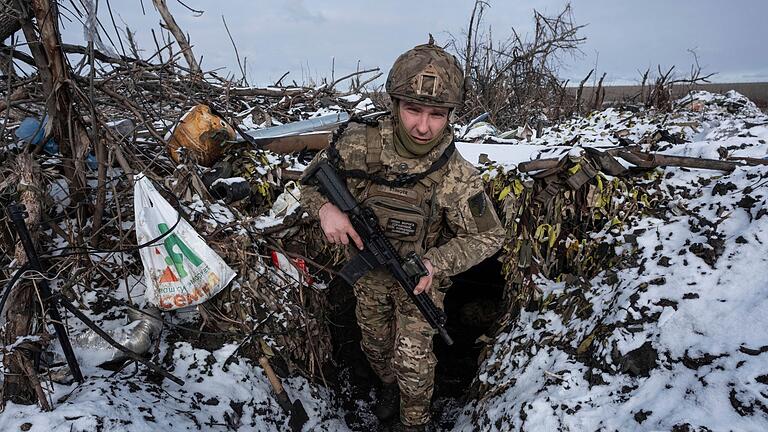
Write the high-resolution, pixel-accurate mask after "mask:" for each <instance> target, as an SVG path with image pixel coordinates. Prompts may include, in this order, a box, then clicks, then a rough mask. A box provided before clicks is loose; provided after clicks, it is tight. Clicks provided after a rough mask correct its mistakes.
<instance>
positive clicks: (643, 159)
mask: <svg viewBox="0 0 768 432" xmlns="http://www.w3.org/2000/svg"><path fill="white" fill-rule="evenodd" d="M591 150H592V152H594V153H595V154H597V153H600V152H599V151H597V150H595V149H591ZM604 153H605V154H611V153H612V154H614V155H615V156H617V157H620V158H621V159H624V160H625V161H627V162H629V163H631V164H634V165H637V166H638V167H641V168H656V167H667V166H675V167H685V168H701V169H712V170H720V171H728V172H730V171H733V170H734V169H736V167H739V166H744V165H768V160H766V159H757V158H747V157H743V158H741V157H730V158H728V160H719V159H707V158H698V157H688V156H675V155H667V154H663V153H649V152H642V151H638V150H623V149H616V150H614V151H610V152H604ZM564 158H568V156H567V155H566V156H565V157H564ZM562 160H563V158H545V159H535V160H532V161H528V162H521V163H520V164H518V165H517V169H518V171H520V172H524V173H529V172H534V171H540V170H549V169H553V168H556V167H557V166H558V165H559V164H560V163H561V162H562Z"/></svg>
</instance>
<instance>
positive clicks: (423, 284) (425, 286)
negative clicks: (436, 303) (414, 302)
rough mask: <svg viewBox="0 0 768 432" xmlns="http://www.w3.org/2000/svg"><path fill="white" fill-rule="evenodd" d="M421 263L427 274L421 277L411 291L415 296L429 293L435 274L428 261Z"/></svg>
mask: <svg viewBox="0 0 768 432" xmlns="http://www.w3.org/2000/svg"><path fill="white" fill-rule="evenodd" d="M422 262H423V263H424V267H426V268H427V271H428V272H429V274H427V275H426V276H422V277H421V279H419V283H418V284H416V287H415V288H414V289H413V293H414V294H416V295H419V294H421V293H423V292H425V293H428V292H429V289H430V288H431V287H432V277H433V275H434V274H435V269H434V268H433V267H432V263H431V262H429V260H426V259H425V260H423V261H422Z"/></svg>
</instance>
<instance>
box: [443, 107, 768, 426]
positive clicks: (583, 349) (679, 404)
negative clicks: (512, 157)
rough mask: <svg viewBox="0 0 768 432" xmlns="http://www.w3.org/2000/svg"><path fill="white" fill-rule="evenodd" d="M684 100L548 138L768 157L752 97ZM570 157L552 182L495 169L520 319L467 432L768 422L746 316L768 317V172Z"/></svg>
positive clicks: (483, 373) (493, 357)
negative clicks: (612, 171) (767, 260)
mask: <svg viewBox="0 0 768 432" xmlns="http://www.w3.org/2000/svg"><path fill="white" fill-rule="evenodd" d="M678 108H679V110H678V111H676V112H674V113H670V114H664V113H658V112H655V111H644V112H639V113H627V112H618V111H615V110H606V111H604V112H600V113H593V114H592V115H590V116H588V117H586V118H580V119H575V120H573V121H572V122H569V123H566V124H564V125H560V126H559V132H556V133H552V131H549V134H545V136H544V137H542V138H541V139H540V141H539V142H535V143H534V144H541V143H542V142H541V141H545V140H547V139H549V140H551V138H553V135H557V136H555V143H554V144H555V145H558V144H560V143H563V142H569V141H570V140H571V139H575V141H574V142H576V141H579V140H580V143H579V144H581V145H583V146H584V149H583V150H586V148H587V147H590V146H591V147H608V146H611V145H614V146H615V145H616V144H619V145H622V144H621V141H620V140H618V139H617V138H618V137H617V135H618V136H621V138H624V139H627V140H628V141H631V144H634V143H642V144H641V145H642V146H643V148H644V149H645V150H646V151H649V150H650V151H659V152H660V153H664V154H669V155H677V156H688V157H694V158H708V159H715V160H721V161H722V160H733V161H738V160H747V159H749V158H753V159H754V160H756V161H758V163H763V159H762V158H764V155H765V154H766V151H767V150H768V144H767V143H766V139H765V138H766V129H765V125H766V124H768V123H767V122H768V118H766V116H765V115H764V114H763V113H761V112H760V111H759V110H758V109H757V108H756V107H755V106H754V104H752V103H751V102H749V101H748V100H746V98H744V97H743V96H741V95H739V94H737V93H735V92H731V93H729V94H727V95H711V94H706V93H700V94H694V95H693V96H692V97H691V100H689V101H683V103H680V104H679V107H678ZM558 141H559V142H558ZM617 141H618V142H617ZM550 142H551V141H550ZM624 145H627V144H624ZM563 151H565V152H568V156H566V157H564V158H563V159H562V161H561V165H560V166H559V167H557V168H556V169H553V170H552V172H550V173H538V174H536V175H533V176H528V175H526V174H521V173H518V172H516V171H515V170H505V169H503V168H501V167H498V166H488V167H486V174H487V179H488V182H489V189H490V190H491V191H492V192H493V193H494V196H495V197H496V198H497V200H498V204H499V206H500V211H503V213H504V215H505V218H506V224H507V228H508V233H509V234H508V237H507V244H506V245H505V248H504V257H503V260H504V273H505V278H506V284H507V289H506V292H505V296H506V301H507V305H506V306H507V314H506V316H505V317H504V319H503V320H502V321H501V322H500V323H498V328H497V332H496V333H495V338H494V339H493V341H492V343H491V344H489V345H488V347H487V349H486V351H485V352H484V355H483V356H482V358H481V361H482V363H481V365H480V369H479V371H478V376H477V378H476V379H475V381H474V383H473V386H472V390H471V399H470V400H469V402H468V404H467V405H466V406H465V407H464V409H463V411H462V414H461V415H460V416H459V419H458V420H457V422H456V428H455V430H460V431H471V430H498V431H506V430H542V429H546V430H676V431H694V430H702V431H703V430H719V429H720V428H722V427H724V426H723V425H728V427H727V428H735V429H741V430H758V429H761V427H760V426H759V425H761V424H762V425H763V426H764V422H765V421H766V419H768V417H767V414H766V413H768V410H767V409H766V406H768V405H766V404H765V402H764V398H765V396H764V394H762V393H761V392H762V391H763V390H764V387H763V386H762V385H761V384H760V383H761V382H762V381H763V378H762V377H763V376H764V375H762V374H764V369H765V360H764V359H761V357H760V354H758V353H762V352H764V351H763V349H764V346H765V345H766V343H765V338H764V337H763V335H762V332H754V331H749V330H748V329H747V328H743V327H744V326H743V320H745V319H746V320H752V321H755V322H760V321H761V320H762V316H763V315H764V311H761V307H763V306H760V305H762V304H763V303H762V299H763V298H764V292H765V283H764V282H765V281H764V276H763V275H762V274H756V273H755V272H754V270H753V269H751V268H750V267H752V266H754V265H755V264H749V263H750V262H753V261H755V260H756V261H758V262H760V261H764V258H763V257H764V244H765V232H766V229H765V226H766V225H765V222H764V221H765V219H764V218H762V216H764V215H766V214H768V213H766V211H765V209H764V205H765V195H764V193H762V192H761V191H760V190H759V188H761V187H763V186H764V185H765V184H766V183H765V179H766V176H767V174H766V173H765V167H764V166H746V165H742V166H739V167H737V168H736V169H735V170H733V171H732V172H723V171H717V170H697V169H686V168H675V167H669V168H655V169H643V170H641V169H638V168H632V169H631V170H630V171H628V172H626V173H624V174H622V175H621V176H611V175H609V174H606V171H607V169H606V163H605V161H604V160H601V158H600V157H598V156H597V155H596V154H595V153H591V152H589V151H582V149H572V150H569V149H564V150H563ZM561 153H562V151H561ZM755 158H756V159H755ZM587 166H588V167H589V168H586V170H585V167H587ZM590 168H593V169H590ZM585 171H586V173H587V175H586V176H580V177H579V173H584V172H585ZM592 171H594V172H592ZM593 174H594V176H592V175H593ZM590 177H591V178H590ZM569 180H570V181H569ZM550 185H555V186H553V187H550V188H549V190H548V188H547V187H548V186H550ZM574 185H575V186H577V187H574ZM753 274H754V275H755V277H754V278H752V277H751V275H753ZM745 275H750V277H746V278H745V277H744V276H745ZM736 308H738V310H739V314H738V315H742V314H743V315H742V316H735V315H734V312H735V310H736ZM761 394H762V396H761ZM662 395H663V396H662Z"/></svg>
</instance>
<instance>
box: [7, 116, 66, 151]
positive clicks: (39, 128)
mask: <svg viewBox="0 0 768 432" xmlns="http://www.w3.org/2000/svg"><path fill="white" fill-rule="evenodd" d="M47 123H48V116H45V117H43V121H42V123H41V122H40V120H39V119H37V118H35V117H27V118H25V119H24V120H22V121H21V124H20V125H19V127H18V128H17V129H16V131H15V132H14V134H15V135H16V138H17V139H19V140H21V141H24V142H26V143H30V144H32V145H33V146H37V145H39V144H40V142H41V141H42V140H43V138H45V136H46V135H47V133H46V130H45V128H46V126H47ZM49 146H51V148H52V147H53V146H55V147H56V151H55V153H58V151H59V149H58V147H59V146H58V145H57V144H56V142H55V141H53V138H49V139H48V141H47V142H46V143H45V151H46V152H48V147H49Z"/></svg>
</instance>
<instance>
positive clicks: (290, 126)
mask: <svg viewBox="0 0 768 432" xmlns="http://www.w3.org/2000/svg"><path fill="white" fill-rule="evenodd" d="M347 120H349V114H347V113H346V112H343V111H342V112H340V113H335V114H326V115H324V116H320V117H315V118H311V119H309V120H302V121H297V122H293V123H287V124H284V125H280V126H275V127H270V128H266V129H258V130H250V131H246V132H245V133H247V134H248V135H250V136H251V138H254V139H267V138H278V137H283V136H289V135H299V134H303V133H306V132H312V131H317V130H323V129H332V127H333V126H336V125H338V124H341V123H344V122H345V121H347Z"/></svg>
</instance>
